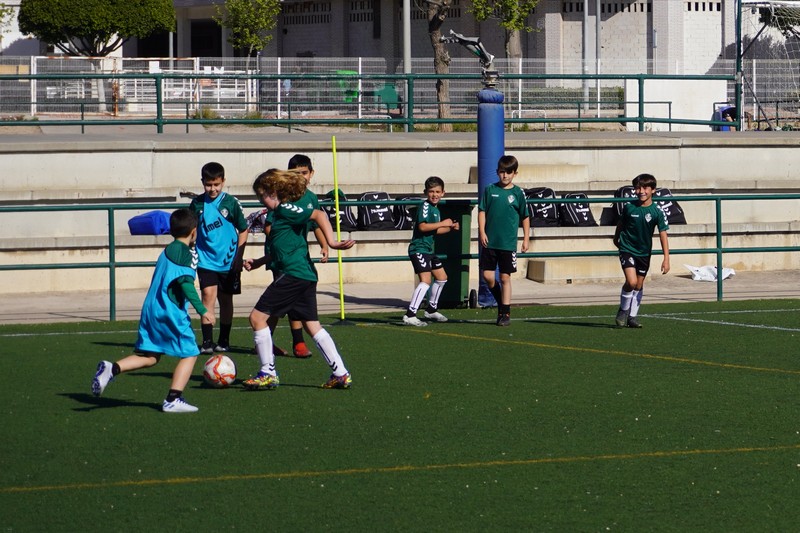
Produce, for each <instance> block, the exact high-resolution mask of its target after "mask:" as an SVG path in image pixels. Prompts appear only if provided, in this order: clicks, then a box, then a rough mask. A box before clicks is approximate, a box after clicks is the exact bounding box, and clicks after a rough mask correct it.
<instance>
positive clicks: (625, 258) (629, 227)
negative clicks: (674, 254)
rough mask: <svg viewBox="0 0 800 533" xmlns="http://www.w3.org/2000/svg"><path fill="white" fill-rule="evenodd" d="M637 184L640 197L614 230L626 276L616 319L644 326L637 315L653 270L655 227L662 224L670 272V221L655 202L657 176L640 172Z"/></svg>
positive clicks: (660, 229) (661, 237)
mask: <svg viewBox="0 0 800 533" xmlns="http://www.w3.org/2000/svg"><path fill="white" fill-rule="evenodd" d="M633 188H634V193H635V195H636V198H637V200H635V201H633V202H629V203H626V204H625V206H624V208H623V210H622V216H621V217H620V220H619V223H618V224H617V229H616V231H615V232H614V246H616V247H617V248H618V249H619V263H620V265H621V266H622V273H623V275H624V276H625V283H624V284H623V285H622V290H621V291H620V297H619V300H620V304H619V310H618V311H617V316H616V319H615V322H616V324H617V326H618V327H621V328H624V327H626V326H627V327H629V328H641V327H642V325H641V324H640V323H639V320H638V319H637V318H636V317H637V316H638V314H639V306H640V305H641V304H642V296H643V289H644V279H645V277H646V276H647V272H648V271H649V270H650V258H651V257H652V253H653V230H655V228H656V227H657V228H658V239H659V241H661V250H662V251H663V253H664V259H663V260H662V261H661V273H662V274H666V273H667V272H669V241H668V238H667V230H669V224H668V223H667V217H666V215H664V212H663V211H661V209H660V208H659V207H658V206H657V205H656V204H655V203H653V193H654V192H655V190H656V178H655V177H654V176H653V175H652V174H639V175H638V176H636V177H635V178H633Z"/></svg>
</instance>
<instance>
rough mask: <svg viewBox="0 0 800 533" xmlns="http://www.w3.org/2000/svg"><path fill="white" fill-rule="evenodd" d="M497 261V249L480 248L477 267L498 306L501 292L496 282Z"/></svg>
mask: <svg viewBox="0 0 800 533" xmlns="http://www.w3.org/2000/svg"><path fill="white" fill-rule="evenodd" d="M498 261H499V259H498V253H497V250H493V249H491V248H483V249H481V254H480V257H479V258H478V268H479V269H480V271H481V276H482V277H483V281H484V282H485V283H486V287H487V288H488V289H489V292H490V293H492V297H493V298H494V301H495V302H497V305H498V306H499V305H500V302H501V301H502V299H503V295H502V294H501V288H500V284H499V283H498V282H497V266H498V264H499V263H498Z"/></svg>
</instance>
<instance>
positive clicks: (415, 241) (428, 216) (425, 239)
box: [408, 200, 442, 254]
mask: <svg viewBox="0 0 800 533" xmlns="http://www.w3.org/2000/svg"><path fill="white" fill-rule="evenodd" d="M441 221H442V214H441V213H440V212H439V208H438V207H436V206H435V205H433V204H432V203H430V202H428V201H427V200H425V201H424V202H422V205H420V206H419V207H418V208H417V218H416V220H415V221H414V233H413V234H412V235H411V242H410V243H409V245H408V253H409V254H432V253H433V238H434V236H436V230H433V231H428V232H423V231H422V230H420V229H419V225H420V224H421V223H423V222H427V223H431V224H435V223H437V222H441Z"/></svg>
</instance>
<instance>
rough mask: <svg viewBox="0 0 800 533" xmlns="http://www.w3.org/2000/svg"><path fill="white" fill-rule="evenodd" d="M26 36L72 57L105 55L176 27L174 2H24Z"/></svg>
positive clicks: (21, 15) (22, 14)
mask: <svg viewBox="0 0 800 533" xmlns="http://www.w3.org/2000/svg"><path fill="white" fill-rule="evenodd" d="M19 27H20V30H21V31H22V32H23V33H26V34H30V35H34V36H35V37H36V38H37V39H39V40H40V41H43V42H46V43H51V44H53V45H54V46H56V47H57V48H58V49H60V50H61V51H63V52H64V53H66V54H69V55H86V56H105V55H108V54H109V53H111V52H113V51H114V50H116V49H117V48H119V47H120V46H122V44H123V43H124V42H125V41H126V40H128V39H130V38H131V37H138V38H143V37H147V36H148V35H150V34H152V33H154V32H158V31H172V30H173V29H174V28H175V9H174V8H173V7H172V2H171V0H137V1H135V2H133V1H130V0H22V2H21V3H20V9H19Z"/></svg>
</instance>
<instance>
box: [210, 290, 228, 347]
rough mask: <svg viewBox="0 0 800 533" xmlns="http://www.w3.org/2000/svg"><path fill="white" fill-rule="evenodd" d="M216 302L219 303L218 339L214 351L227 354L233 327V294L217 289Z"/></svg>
mask: <svg viewBox="0 0 800 533" xmlns="http://www.w3.org/2000/svg"><path fill="white" fill-rule="evenodd" d="M217 301H218V302H219V337H218V338H217V342H216V344H215V345H214V349H215V351H217V352H227V351H228V350H229V349H230V345H231V328H232V327H233V294H232V293H229V292H227V291H225V290H223V289H222V288H217ZM203 305H205V303H203ZM206 307H208V306H206Z"/></svg>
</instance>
